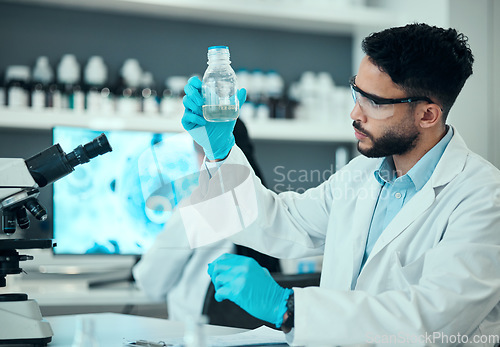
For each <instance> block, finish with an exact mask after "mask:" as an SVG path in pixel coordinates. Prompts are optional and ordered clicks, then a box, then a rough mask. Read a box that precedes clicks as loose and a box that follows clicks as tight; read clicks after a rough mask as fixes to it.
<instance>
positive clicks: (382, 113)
mask: <svg viewBox="0 0 500 347" xmlns="http://www.w3.org/2000/svg"><path fill="white" fill-rule="evenodd" d="M355 80H356V75H354V76H353V77H351V80H350V81H349V84H350V85H351V92H352V98H353V99H354V104H356V103H359V106H360V107H361V110H362V111H363V113H364V114H365V115H366V116H367V117H370V118H374V119H385V118H389V117H391V116H392V115H394V105H395V104H405V103H410V102H417V101H426V102H428V103H431V104H432V103H433V101H432V100H431V99H429V98H428V97H425V96H418V97H410V98H401V99H385V98H380V97H378V96H375V95H371V94H368V93H367V92H364V91H362V90H361V89H359V88H358V86H356V82H355Z"/></svg>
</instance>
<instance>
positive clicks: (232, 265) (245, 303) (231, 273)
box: [208, 253, 293, 328]
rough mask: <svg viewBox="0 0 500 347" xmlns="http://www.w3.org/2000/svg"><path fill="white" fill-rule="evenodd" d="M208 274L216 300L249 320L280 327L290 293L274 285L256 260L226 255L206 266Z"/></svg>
mask: <svg viewBox="0 0 500 347" xmlns="http://www.w3.org/2000/svg"><path fill="white" fill-rule="evenodd" d="M208 274H209V275H210V277H211V278H212V282H213V284H214V287H215V300H217V301H219V302H220V301H223V300H225V299H228V300H231V301H232V302H234V303H235V304H237V305H238V306H240V307H241V308H242V309H244V310H245V311H247V312H248V313H249V314H251V315H252V316H254V317H256V318H259V319H262V320H264V321H266V322H270V323H273V324H274V325H275V326H276V327H277V328H280V327H281V325H282V324H283V315H284V314H285V312H286V310H287V307H286V302H287V300H288V297H289V296H290V294H292V293H293V291H292V290H291V289H288V288H283V287H281V286H280V285H279V284H278V283H276V281H275V280H274V279H273V278H272V276H271V274H270V273H269V271H268V270H267V269H265V268H263V267H262V266H260V265H259V263H257V261H256V260H255V259H253V258H249V257H244V256H241V255H236V254H227V253H226V254H223V255H221V256H220V257H219V258H217V259H216V260H214V261H213V262H212V263H210V264H208Z"/></svg>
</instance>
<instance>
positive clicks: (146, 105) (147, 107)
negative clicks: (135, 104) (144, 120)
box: [141, 71, 159, 115]
mask: <svg viewBox="0 0 500 347" xmlns="http://www.w3.org/2000/svg"><path fill="white" fill-rule="evenodd" d="M141 111H142V113H144V114H150V115H157V114H158V113H159V103H158V92H157V91H156V88H155V81H154V78H153V74H152V73H151V72H149V71H144V72H143V73H142V77H141Z"/></svg>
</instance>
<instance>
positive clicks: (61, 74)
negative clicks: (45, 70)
mask: <svg viewBox="0 0 500 347" xmlns="http://www.w3.org/2000/svg"><path fill="white" fill-rule="evenodd" d="M57 82H58V84H59V86H60V88H61V105H60V107H62V108H63V109H72V110H76V111H83V110H84V108H85V94H84V93H83V90H82V86H81V85H80V64H79V63H78V61H77V60H76V57H75V55H73V54H65V55H63V56H62V57H61V61H60V62H59V65H58V66H57ZM57 103H58V102H55V101H54V104H57ZM57 106H59V105H57ZM57 106H56V105H54V107H57Z"/></svg>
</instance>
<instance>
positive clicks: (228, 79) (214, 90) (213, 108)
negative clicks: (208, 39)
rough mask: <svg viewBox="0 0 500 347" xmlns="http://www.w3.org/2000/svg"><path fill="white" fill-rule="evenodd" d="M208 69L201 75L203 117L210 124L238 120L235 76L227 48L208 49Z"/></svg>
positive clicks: (215, 47) (214, 47) (213, 47)
mask: <svg viewBox="0 0 500 347" xmlns="http://www.w3.org/2000/svg"><path fill="white" fill-rule="evenodd" d="M207 56H208V68H207V70H206V71H205V74H204V75H203V80H202V96H203V99H204V105H203V117H204V118H205V119H206V120H207V121H210V122H227V121H232V120H235V119H236V118H238V112H239V101H238V98H237V95H236V92H237V90H238V89H237V85H236V74H235V72H234V70H233V69H232V67H231V61H230V60H229V48H228V47H227V46H212V47H209V48H208V54H207Z"/></svg>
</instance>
